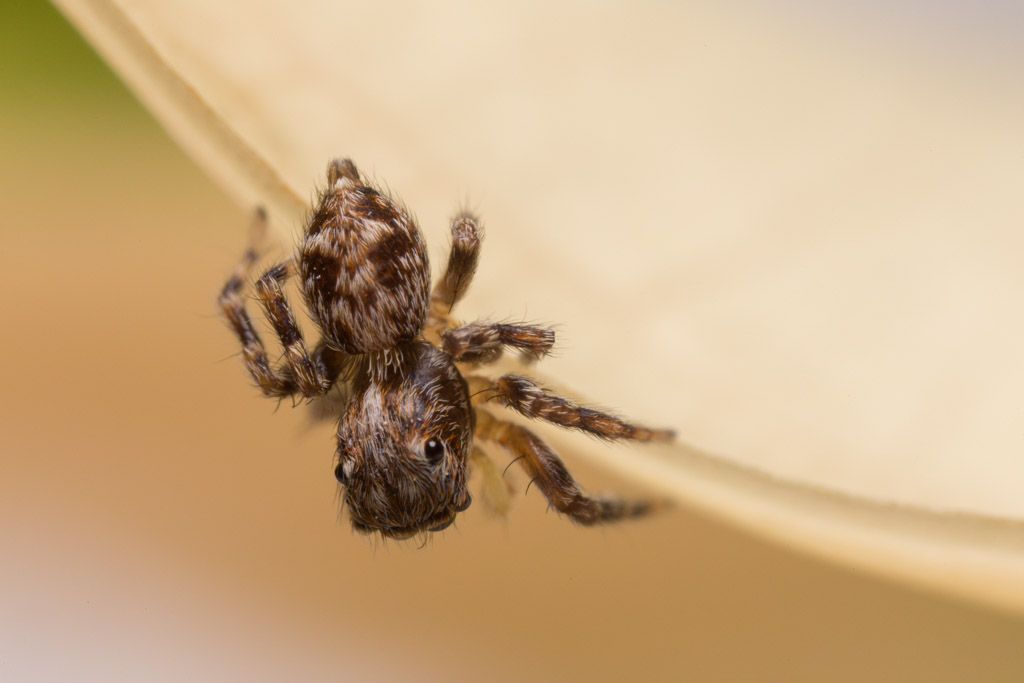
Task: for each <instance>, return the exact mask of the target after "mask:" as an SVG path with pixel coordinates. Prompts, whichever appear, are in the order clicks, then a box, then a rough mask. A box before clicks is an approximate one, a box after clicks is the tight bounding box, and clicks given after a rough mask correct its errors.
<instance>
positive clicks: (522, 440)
mask: <svg viewBox="0 0 1024 683" xmlns="http://www.w3.org/2000/svg"><path fill="white" fill-rule="evenodd" d="M476 436H477V437H479V438H481V439H484V440H487V441H493V442H495V443H498V444H500V445H501V446H503V447H504V448H505V449H506V450H507V451H508V452H509V453H511V454H512V456H513V457H514V458H515V462H518V463H520V464H521V465H522V467H523V469H525V470H526V472H527V473H528V474H529V476H530V478H531V480H532V481H533V482H535V483H536V484H537V488H539V489H540V490H541V493H543V494H544V497H545V498H547V499H548V501H549V502H550V503H551V506H552V507H553V508H555V509H556V510H558V511H559V512H561V513H562V514H564V515H567V516H568V517H569V518H570V519H572V520H573V521H574V522H577V523H579V524H583V525H586V526H590V525H593V524H601V523H604V522H614V521H616V520H620V519H627V518H630V517H639V516H641V515H645V514H647V513H649V512H651V511H652V510H653V509H655V507H656V504H654V503H652V502H650V501H626V500H620V499H616V498H604V497H590V496H587V495H584V493H583V492H582V491H581V490H580V487H579V484H577V483H576V481H575V480H574V479H573V478H572V475H571V474H569V470H567V469H566V467H565V465H564V464H563V463H562V461H561V460H560V459H559V457H558V456H557V455H555V453H554V451H552V450H551V448H550V447H549V446H548V445H547V444H546V443H544V442H543V441H542V440H541V439H540V437H538V436H537V435H536V434H534V433H533V432H531V431H530V430H528V429H526V428H525V427H523V426H520V425H517V424H514V423H512V422H506V421H504V420H499V419H498V418H496V417H494V416H492V415H491V414H490V413H487V412H486V411H484V410H479V409H478V410H477V416H476Z"/></svg>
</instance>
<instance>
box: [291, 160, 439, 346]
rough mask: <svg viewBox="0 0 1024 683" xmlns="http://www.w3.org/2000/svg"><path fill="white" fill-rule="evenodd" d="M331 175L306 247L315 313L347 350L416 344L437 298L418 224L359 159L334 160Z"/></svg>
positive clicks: (305, 276)
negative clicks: (364, 174)
mask: <svg viewBox="0 0 1024 683" xmlns="http://www.w3.org/2000/svg"><path fill="white" fill-rule="evenodd" d="M327 175H328V187H327V189H326V190H325V191H324V192H323V194H322V195H321V197H320V201H319V202H318V204H317V207H316V211H315V213H314V214H313V218H312V220H311V221H310V223H309V228H308V229H307V230H306V233H305V235H304V236H303V239H302V244H301V246H300V250H299V258H300V272H301V276H302V285H303V289H304V293H305V298H306V301H307V302H308V303H309V308H310V314H311V316H312V317H313V319H314V320H315V321H316V323H317V325H318V327H319V328H320V329H321V331H322V332H323V334H324V337H325V338H326V339H327V341H328V343H329V344H330V345H331V346H333V347H334V348H337V349H339V350H341V351H345V352H346V353H352V354H363V353H370V352H373V351H380V350H384V349H390V348H394V347H396V346H400V345H402V344H404V343H406V342H409V341H412V340H413V339H415V338H416V337H417V336H419V334H420V331H421V330H422V329H423V325H424V323H425V321H426V316H427V306H428V302H429V294H430V266H429V263H428V261H427V252H426V245H425V244H424V241H423V236H422V234H421V233H420V230H419V228H418V227H417V225H416V221H415V220H414V219H413V218H412V216H411V215H409V212H408V211H406V210H405V209H404V208H403V207H402V206H401V205H399V204H398V203H397V202H395V201H394V200H393V199H391V198H390V197H388V196H387V195H386V194H384V193H382V192H380V191H378V190H376V189H374V188H372V187H369V186H367V185H365V184H363V182H362V181H361V180H360V178H359V172H358V171H357V170H356V168H355V166H354V165H353V164H352V162H350V161H348V160H335V161H333V162H331V165H330V166H329V167H328V174H327Z"/></svg>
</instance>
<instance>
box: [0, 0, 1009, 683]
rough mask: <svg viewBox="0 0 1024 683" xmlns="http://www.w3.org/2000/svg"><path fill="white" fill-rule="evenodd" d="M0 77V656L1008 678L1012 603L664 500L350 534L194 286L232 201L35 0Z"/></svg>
mask: <svg viewBox="0 0 1024 683" xmlns="http://www.w3.org/2000/svg"><path fill="white" fill-rule="evenodd" d="M0 103H2V106H0V150H2V154H0V187H2V188H3V190H2V192H0V216H2V221H3V231H2V232H3V248H2V250H0V266H2V267H0V272H2V277H3V285H4V288H3V289H4V292H5V293H6V296H5V298H4V303H3V307H2V311H3V321H4V323H3V334H2V336H0V339H2V342H0V351H2V357H3V359H4V369H3V375H2V376H3V386H4V388H5V389H6V391H5V392H4V394H3V396H2V398H0V403H2V405H0V434H2V440H0V444H2V446H0V448H2V454H0V547H2V548H3V551H2V554H0V679H3V680H12V681H16V680H66V679H71V680H112V679H113V680H182V679H191V680H226V679H244V680H282V679H289V680H339V679H347V678H352V679H358V680H390V679H394V678H398V677H411V678H415V679H418V680H483V679H488V680H522V679H525V678H529V679H531V680H562V679H583V678H586V679H590V680H622V679H637V680H678V679H689V680H699V681H719V680H720V681H736V680H758V681H831V680H851V681H853V680H858V681H860V680H893V681H896V680H899V681H911V680H913V681H945V680H948V681H953V680H962V681H968V680H971V681H974V680H986V681H1019V680H1022V676H1024V623H1022V622H1021V621H1020V620H1017V619H1014V618H1010V617H1007V616H1003V615H1000V614H997V613H993V612H989V611H984V610H981V609H978V608H975V607H973V606H970V605H965V604H961V603H958V602H952V601H947V600H944V599H941V598H937V597H934V596H931V595H922V594H918V593H915V592H913V591H910V590H907V589H905V588H903V587H901V586H894V585H891V584H888V583H882V582H878V581H875V580H873V579H870V578H866V577H862V576H859V575H855V574H852V573H850V572H847V571H846V570H843V569H840V568H836V567H832V566H826V565H822V564H819V563H817V562H815V561H811V560H808V559H806V558H803V557H800V556H795V555H792V554H790V553H789V552H786V551H783V550H781V549H778V548H776V547H774V546H769V545H767V544H764V543H763V542H761V541H759V540H756V539H752V538H750V537H748V536H746V535H744V534H741V533H738V532H735V531H733V530H732V529H730V528H727V527H724V526H722V525H720V524H718V523H716V522H714V521H710V520H708V519H705V518H703V517H701V516H699V515H696V514H693V513H690V512H688V511H686V510H677V511H674V512H672V513H669V514H666V515H663V516H661V517H658V518H655V519H652V520H649V521H645V522H644V523H642V524H633V525H628V526H624V527H618V528H614V529H607V530H580V529H577V528H574V527H572V526H571V525H569V524H567V523H565V522H564V521H563V520H560V519H558V518H557V517H556V516H555V515H553V514H547V513H546V510H545V507H544V505H543V502H542V501H541V500H540V498H539V497H538V496H537V495H536V493H535V492H531V494H530V495H529V496H526V497H522V496H521V492H522V489H523V486H522V484H523V482H522V481H517V482H516V484H517V486H518V492H519V493H520V496H519V499H518V500H517V503H516V505H515V507H514V508H513V511H512V513H511V516H510V518H509V519H508V520H505V521H502V520H495V519H493V518H490V517H488V516H487V515H486V514H485V513H484V512H483V510H482V509H481V508H480V506H474V508H471V510H470V511H469V512H468V513H467V514H466V515H464V516H463V518H461V519H460V522H459V526H458V530H453V531H452V532H450V533H446V534H445V535H444V536H443V537H442V538H438V539H435V540H434V541H433V542H432V543H431V544H430V545H429V546H428V547H427V548H424V549H416V548H415V547H413V546H409V545H402V544H390V545H386V546H385V545H381V544H379V543H373V542H369V541H367V540H366V539H363V538H361V537H357V536H354V535H352V534H351V533H350V532H349V530H348V528H347V523H346V522H345V521H344V520H340V521H339V520H338V519H337V516H336V515H337V508H336V501H335V499H334V496H335V485H334V483H333V480H332V476H331V465H332V463H331V456H332V452H333V446H332V445H331V433H330V432H331V430H330V426H329V425H321V426H316V427H311V426H310V425H309V424H308V422H307V419H306V417H305V416H304V415H303V414H302V413H301V411H293V410H289V409H287V407H282V409H281V410H280V411H278V412H277V413H276V414H272V413H273V406H272V405H268V404H266V402H262V401H259V400H258V399H257V398H256V396H255V393H254V391H253V390H252V389H251V387H249V386H248V384H247V382H246V380H245V377H244V373H243V371H242V369H241V367H240V363H238V361H237V359H235V358H232V357H231V356H232V354H234V353H235V351H236V350H235V349H234V348H233V343H232V340H231V337H230V334H229V333H228V332H227V331H226V330H225V329H224V328H223V325H222V324H221V323H220V321H218V320H217V319H216V317H215V316H214V306H213V302H214V297H215V294H216V292H217V290H218V289H219V287H220V285H221V283H222V281H223V279H224V277H225V276H226V275H227V273H228V272H229V271H230V269H231V267H232V266H233V263H234V260H235V258H236V256H237V254H238V252H239V250H240V248H241V247H242V245H243V242H244V235H245V226H246V212H245V211H244V210H242V209H241V208H239V207H235V206H233V205H231V204H230V203H229V202H228V200H227V199H226V197H225V196H224V195H222V194H221V192H220V191H219V190H218V189H217V188H216V187H214V186H213V185H212V184H211V183H210V182H209V181H208V180H207V179H206V178H205V177H204V176H203V175H202V173H201V172H200V171H199V170H198V169H197V168H196V167H195V166H194V165H193V164H192V162H191V161H189V160H188V159H187V158H185V157H184V155H183V154H182V153H181V152H180V151H179V150H178V149H177V148H176V147H175V146H174V144H173V143H172V142H171V141H170V140H169V139H168V138H167V136H166V135H165V134H164V133H163V132H162V130H161V129H160V128H159V127H158V126H157V124H156V123H155V122H154V121H153V119H152V118H151V117H150V116H149V115H148V114H147V113H146V112H145V111H143V110H142V109H141V107H140V106H139V105H138V104H137V103H136V102H135V100H134V99H133V98H132V96H131V95H130V94H129V93H128V92H127V91H126V90H125V89H124V88H123V87H122V86H121V85H120V84H119V82H118V81H117V79H116V78H115V77H114V76H113V75H112V74H111V73H110V72H109V70H108V69H107V68H106V67H105V66H104V65H103V64H102V63H100V62H99V61H98V59H97V58H96V57H95V55H94V54H93V53H92V51H91V50H90V49H89V48H88V47H87V46H86V45H85V44H84V43H83V41H82V40H81V39H80V38H78V36H77V35H76V33H75V32H74V31H73V29H71V28H70V27H69V26H68V25H67V24H66V23H65V22H64V21H63V20H62V18H61V17H60V16H59V14H58V13H57V12H56V11H55V10H54V9H53V8H52V7H50V6H49V5H48V4H45V3H41V2H6V3H2V4H0ZM223 359H226V360H225V361H224V362H220V361H222V360H223ZM570 464H571V465H572V466H573V468H574V472H576V473H577V474H578V476H579V478H580V479H581V480H582V481H583V482H585V484H586V485H587V486H588V487H589V488H590V489H592V490H602V489H606V488H611V487H615V488H619V489H621V488H622V486H623V485H622V484H621V483H620V482H615V481H613V480H611V479H609V478H608V477H607V476H605V475H603V474H602V473H601V472H598V471H596V470H594V469H592V468H590V467H588V466H586V464H585V463H580V462H572V463H570Z"/></svg>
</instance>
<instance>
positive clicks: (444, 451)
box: [335, 341, 473, 537]
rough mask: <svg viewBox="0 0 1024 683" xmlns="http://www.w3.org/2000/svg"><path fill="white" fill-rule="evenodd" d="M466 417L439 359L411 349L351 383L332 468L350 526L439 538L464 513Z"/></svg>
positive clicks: (419, 346) (459, 393) (462, 388)
mask: <svg viewBox="0 0 1024 683" xmlns="http://www.w3.org/2000/svg"><path fill="white" fill-rule="evenodd" d="M472 434H473V412H472V409H471V408H470V405H469V391H468V389H467V387H466V380H464V379H463V378H462V375H461V374H459V371H458V369H456V367H455V364H454V363H453V362H452V361H451V359H450V358H449V357H448V355H447V354H445V353H444V352H443V351H441V350H440V349H438V348H436V347H435V346H432V345H431V344H429V343H427V342H425V341H419V342H411V343H410V344H409V345H408V348H405V349H403V352H402V353H401V354H400V358H399V359H398V360H397V361H396V362H394V363H392V364H390V365H388V366H386V367H385V368H383V369H377V370H376V371H372V372H371V371H368V370H364V371H363V372H362V373H361V374H360V376H358V377H356V378H355V387H354V392H353V396H352V398H351V399H350V400H349V402H348V405H347V407H346V409H345V411H344V413H343V414H342V417H341V422H340V423H339V424H338V467H337V468H336V470H335V474H336V476H337V478H338V481H339V482H341V483H342V484H343V485H344V487H345V494H344V495H345V503H346V504H347V505H348V509H349V513H350V515H351V517H352V524H353V525H354V526H355V527H356V528H357V529H359V530H360V531H374V530H380V531H381V532H382V533H383V534H385V535H386V536H392V537H403V536H411V535H412V534H414V533H416V532H417V531H420V530H427V531H439V530H441V529H444V528H445V527H447V526H448V525H449V524H451V523H452V521H454V520H455V515H456V513H458V512H461V511H463V510H465V509H466V508H467V507H469V503H470V500H471V498H470V495H469V491H468V490H467V488H466V463H467V461H468V459H469V450H470V448H471V447H472Z"/></svg>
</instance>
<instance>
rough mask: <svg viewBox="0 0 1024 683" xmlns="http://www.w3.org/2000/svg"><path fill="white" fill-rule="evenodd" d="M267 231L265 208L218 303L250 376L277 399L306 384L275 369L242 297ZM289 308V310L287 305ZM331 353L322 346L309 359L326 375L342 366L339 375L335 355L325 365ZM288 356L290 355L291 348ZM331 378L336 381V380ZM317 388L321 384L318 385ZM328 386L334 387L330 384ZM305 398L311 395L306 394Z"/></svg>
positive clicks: (285, 370) (284, 370) (286, 371)
mask: <svg viewBox="0 0 1024 683" xmlns="http://www.w3.org/2000/svg"><path fill="white" fill-rule="evenodd" d="M265 230H266V214H265V213H264V212H263V210H262V209H259V210H257V212H256V215H255V218H254V221H253V228H252V237H251V244H250V246H249V248H248V249H246V250H245V253H244V254H243V255H242V259H241V261H240V262H239V264H238V266H236V268H235V270H234V272H233V273H232V274H231V277H229V278H228V281H227V282H226V283H225V284H224V287H223V288H222V289H221V292H220V296H219V297H218V299H217V303H218V305H219V306H220V309H221V311H222V312H223V313H224V316H225V317H226V318H227V319H228V323H230V325H231V329H232V330H234V332H235V336H237V337H238V340H239V341H240V342H241V344H242V359H243V361H244V362H245V366H246V368H247V369H248V370H249V374H250V375H252V378H253V379H254V380H255V381H256V384H257V385H258V386H259V388H260V390H261V391H262V392H263V394H264V395H265V396H273V397H284V396H292V395H294V394H295V393H298V392H302V384H301V382H300V380H299V378H298V375H297V374H296V373H295V372H294V370H293V369H292V366H291V365H290V364H288V365H285V367H283V368H277V369H275V368H273V367H272V366H271V364H270V360H269V358H268V357H267V351H266V347H264V345H263V340H262V339H260V336H259V333H258V332H257V331H256V327H255V326H254V325H253V323H252V319H251V318H250V317H249V313H248V311H246V308H245V299H244V297H243V294H242V290H243V288H244V287H245V282H246V278H247V277H248V276H249V273H250V271H251V270H252V267H253V264H255V262H256V260H257V259H258V258H259V250H258V248H257V245H258V244H259V243H260V242H261V241H262V239H263V235H264V232H265ZM261 298H262V297H261ZM285 306H286V307H287V304H285ZM289 316H290V312H289ZM293 322H294V321H293ZM277 326H278V325H277V322H276V321H275V323H274V327H275V329H276V328H277ZM279 336H280V332H279ZM286 338H288V337H285V336H282V337H281V341H282V344H284V343H285V339H286ZM299 339H300V341H301V335H300V336H299ZM304 347H305V345H304V343H303V351H304V350H305V348H304ZM293 353H294V351H293ZM328 353H333V352H329V351H326V350H325V347H324V348H321V347H318V350H317V351H316V352H314V358H313V359H307V360H309V364H310V365H312V366H314V367H318V368H320V369H321V374H323V375H326V374H328V373H329V372H330V371H331V368H332V367H333V366H338V372H340V365H341V363H340V361H339V359H337V358H335V357H334V356H333V355H332V356H331V358H330V359H326V360H329V362H325V354H328ZM286 355H288V351H287V345H286ZM334 376H335V377H336V376H337V372H335V374H334ZM330 379H333V377H331V378H330ZM303 381H306V383H307V388H311V387H310V386H309V382H308V380H303ZM317 386H320V385H319V384H318V385H317ZM327 386H328V387H329V386H330V384H329V382H328V384H327ZM318 393H323V392H318ZM303 395H308V394H305V393H304V392H303ZM314 395H315V394H314Z"/></svg>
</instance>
